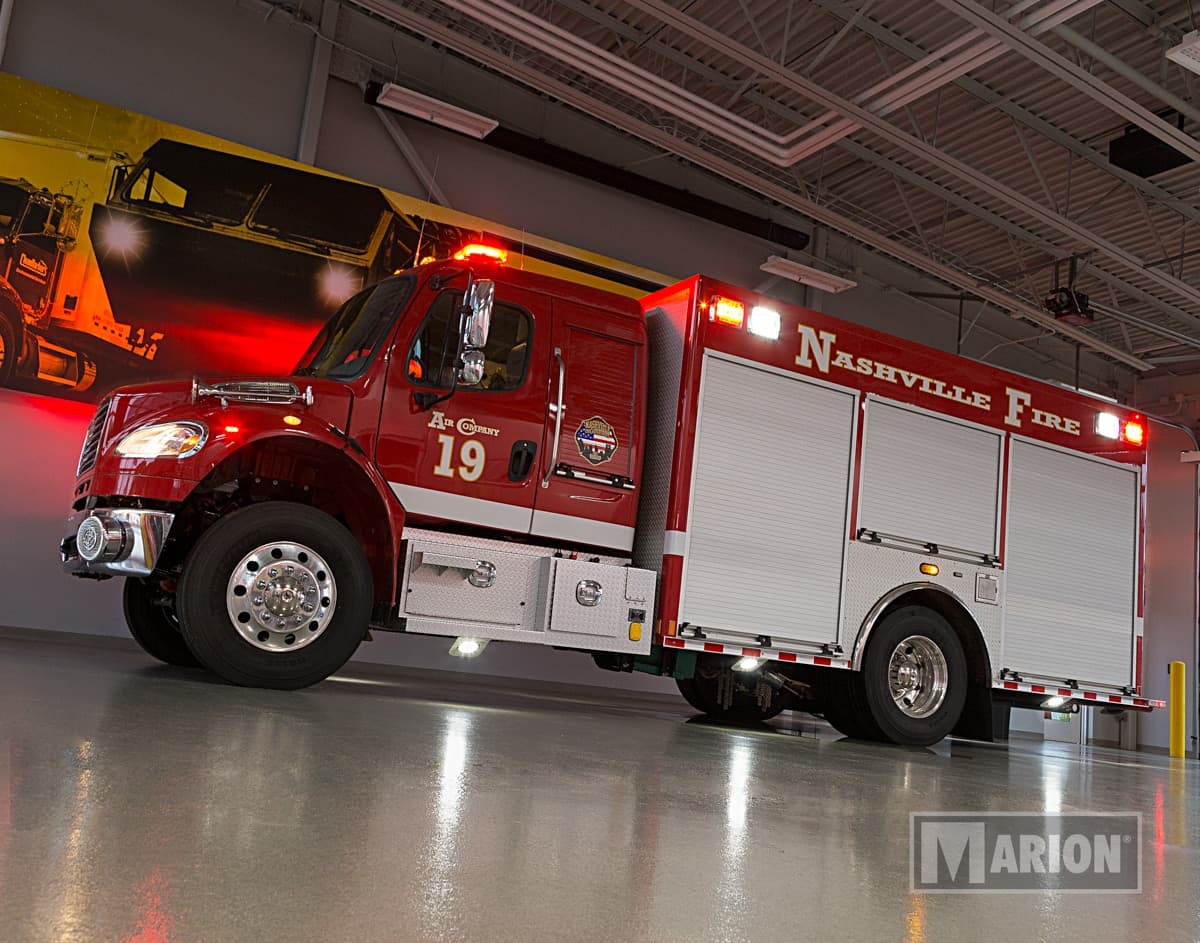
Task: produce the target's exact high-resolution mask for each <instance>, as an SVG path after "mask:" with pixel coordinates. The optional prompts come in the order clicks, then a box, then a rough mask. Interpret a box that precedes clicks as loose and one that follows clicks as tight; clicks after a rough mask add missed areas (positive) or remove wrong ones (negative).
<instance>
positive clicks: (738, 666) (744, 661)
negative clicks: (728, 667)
mask: <svg viewBox="0 0 1200 943" xmlns="http://www.w3.org/2000/svg"><path fill="white" fill-rule="evenodd" d="M761 664H762V659H761V658H752V657H751V656H750V655H746V656H745V657H743V658H739V659H738V660H737V661H735V662H734V663H733V670H734V671H757V670H758V666H759V665H761Z"/></svg>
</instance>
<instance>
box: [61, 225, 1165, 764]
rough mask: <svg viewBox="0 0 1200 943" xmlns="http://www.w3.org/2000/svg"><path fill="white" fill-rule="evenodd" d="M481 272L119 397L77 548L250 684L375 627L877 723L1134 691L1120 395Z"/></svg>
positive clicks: (868, 341) (89, 569) (85, 491)
mask: <svg viewBox="0 0 1200 943" xmlns="http://www.w3.org/2000/svg"><path fill="white" fill-rule="evenodd" d="M503 262H504V259H503V253H502V252H501V251H499V250H495V249H488V248H486V247H476V248H474V249H471V250H464V251H463V252H462V253H459V255H458V256H456V258H455V259H453V260H448V261H445V262H436V263H431V264H428V265H423V266H420V267H418V268H416V269H413V270H410V271H407V272H404V273H401V274H399V275H397V276H395V277H393V278H389V279H386V280H384V281H382V282H380V283H378V284H377V285H374V286H372V287H370V288H367V289H365V290H364V291H362V292H361V293H359V294H357V295H355V296H354V297H353V298H351V299H350V300H349V301H348V302H346V304H345V305H343V306H342V308H341V309H340V310H339V311H338V312H337V313H336V314H335V315H334V316H333V317H332V318H331V319H330V321H329V322H328V323H327V324H326V325H325V327H324V328H323V329H322V330H321V332H320V333H319V334H318V336H317V337H316V338H315V340H314V341H313V343H312V345H311V347H310V349H309V350H308V352H307V353H306V354H305V355H304V357H303V358H302V359H301V362H300V364H299V365H298V366H297V368H296V370H295V372H294V375H293V376H291V377H289V378H286V379H281V380H260V379H253V380H230V381H225V382H218V383H206V382H201V381H200V380H198V379H196V380H193V381H191V382H190V383H188V382H174V383H158V384H150V385H146V386H141V387H130V388H126V389H122V390H118V391H117V392H116V393H115V394H113V395H112V396H111V397H110V398H108V399H106V400H105V401H104V402H103V403H101V405H100V407H99V409H98V410H97V413H96V415H95V417H94V419H93V421H92V423H91V425H90V426H89V429H88V432H87V436H86V440H85V442H84V447H83V450H82V454H81V456H80V462H79V469H78V479H77V483H76V489H75V496H74V509H75V514H74V516H73V518H72V520H71V521H70V523H69V525H68V528H67V533H66V536H65V538H64V540H63V542H62V547H61V550H62V554H63V558H64V561H65V565H66V567H67V569H68V570H69V571H71V572H74V573H76V574H77V575H80V576H92V577H100V578H104V577H108V576H123V577H125V578H126V582H125V613H126V618H127V622H128V625H129V628H130V630H131V632H132V634H133V636H134V637H135V638H136V639H137V640H138V641H139V642H140V643H141V644H142V646H143V647H144V648H146V650H147V651H149V652H150V653H151V654H152V655H155V656H156V657H158V658H160V659H162V660H164V661H168V662H173V663H179V664H195V663H197V662H198V663H200V664H203V665H204V666H206V667H208V668H209V669H211V670H212V671H214V672H216V673H217V674H219V675H221V676H222V677H224V678H226V679H228V680H230V681H233V682H235V683H240V684H251V685H262V686H269V687H283V688H292V687H300V686H304V685H307V684H312V683H314V682H316V681H319V680H321V679H322V678H324V677H326V676H327V675H329V674H330V673H332V672H333V671H336V670H337V669H338V668H339V667H341V665H342V664H343V663H344V662H345V661H346V660H347V659H348V658H349V657H350V655H351V654H352V653H353V652H354V650H355V649H356V648H357V646H358V645H359V643H360V642H361V641H362V640H363V639H364V638H365V637H367V636H368V634H369V633H368V629H369V628H374V629H377V630H391V631H402V632H410V633H421V634H427V635H439V636H445V637H447V638H449V639H453V640H454V641H453V643H452V646H451V652H452V654H458V655H463V656H471V655H476V654H479V653H480V652H481V651H483V649H484V647H485V646H486V645H487V644H489V643H490V642H493V641H495V642H526V643H533V644H540V645H549V646H553V647H557V648H565V649H574V650H579V651H582V652H587V653H590V654H591V655H592V657H593V658H594V659H595V661H596V663H597V665H599V666H600V667H602V668H608V669H612V670H618V671H633V670H639V671H647V672H651V673H654V674H659V675H665V676H669V677H673V678H675V679H676V681H677V683H678V685H679V688H680V691H681V693H683V695H684V696H685V697H686V698H687V700H688V701H689V702H690V703H691V704H692V705H693V706H694V707H696V708H697V709H698V710H700V711H702V712H704V713H706V714H710V715H714V716H716V717H718V718H723V719H729V720H762V719H765V718H768V717H770V716H773V715H774V714H777V713H779V712H780V711H782V710H785V709H804V710H810V711H813V712H815V713H820V714H823V715H824V716H825V717H826V718H827V719H828V720H829V721H830V722H831V723H832V724H833V725H834V726H835V727H837V728H838V729H839V730H841V731H842V732H843V733H846V734H848V735H851V736H861V737H868V738H876V739H888V740H893V741H896V742H901V743H914V744H928V743H932V742H935V741H936V740H938V739H941V738H942V737H943V736H945V735H946V734H948V733H950V732H951V731H953V730H958V731H960V732H963V733H968V734H972V735H975V736H984V737H989V736H991V734H992V732H993V716H994V713H996V707H997V706H998V705H999V706H1000V708H1001V709H1002V710H1003V709H1006V708H1007V706H1009V705H1013V704H1016V705H1017V706H1041V705H1042V703H1043V702H1046V701H1048V700H1049V699H1051V698H1055V699H1061V700H1059V701H1058V704H1059V705H1060V706H1062V705H1073V704H1076V703H1087V702H1088V701H1102V702H1103V703H1105V704H1109V705H1114V704H1115V705H1119V706H1121V707H1127V708H1130V709H1149V708H1150V707H1151V706H1153V704H1152V702H1150V701H1148V700H1147V699H1145V698H1142V697H1141V696H1140V691H1139V686H1140V651H1141V648H1140V636H1141V620H1140V606H1141V601H1140V585H1141V584H1140V579H1141V571H1140V560H1141V544H1140V539H1141V538H1140V521H1141V510H1140V509H1141V502H1142V480H1143V465H1144V461H1145V448H1144V435H1145V422H1144V419H1143V418H1142V417H1140V416H1138V415H1136V414H1134V413H1131V412H1129V411H1127V410H1124V409H1122V408H1120V407H1118V406H1115V405H1113V404H1111V403H1107V402H1103V401H1099V400H1094V399H1091V398H1089V397H1086V396H1082V395H1079V394H1077V393H1074V392H1069V391H1064V390H1061V389H1057V388H1055V387H1052V386H1049V385H1046V384H1043V383H1039V382H1037V381H1032V380H1027V379H1025V378H1022V377H1017V376H1015V375H1013V374H1008V373H1005V372H1004V371H1000V370H997V369H994V368H991V367H987V366H984V365H980V364H974V363H971V362H969V361H966V360H964V359H962V358H957V357H952V356H950V355H947V354H943V353H940V352H938V351H934V350H931V349H929V348H925V347H921V346H920V345H916V344H911V343H907V342H904V341H901V340H899V339H896V338H891V337H888V336H887V335H883V334H880V333H878V332H873V331H869V330H866V329H863V328H859V327H856V326H853V325H850V324H847V323H845V322H841V321H837V320H836V319H833V318H829V317H826V316H824V315H820V314H818V313H817V312H813V311H809V310H806V309H802V308H797V307H792V306H785V305H780V304H778V303H775V302H773V301H771V300H770V299H767V298H764V297H762V296H758V295H754V294H753V293H750V292H746V291H742V290H740V289H736V288H734V287H732V286H728V285H723V284H720V283H717V282H714V281H712V280H709V279H705V278H702V277H699V276H697V277H695V278H692V279H689V280H687V281H685V282H682V283H680V284H678V285H675V286H672V287H671V288H668V289H664V290H663V291H660V292H658V293H655V294H654V295H651V296H650V297H648V298H646V299H643V300H642V302H641V303H640V304H639V303H638V302H635V301H632V300H630V299H628V298H624V297H621V296H618V295H614V294H611V293H608V292H604V291H600V290H597V289H592V288H587V287H582V286H580V285H577V284H574V283H572V282H567V281H563V280H560V279H554V278H549V277H546V276H541V275H536V274H533V273H529V272H524V271H521V270H520V269H517V268H511V267H508V266H506V265H504V264H503ZM1068 709H1069V708H1068Z"/></svg>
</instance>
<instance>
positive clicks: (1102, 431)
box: [1096, 413, 1121, 439]
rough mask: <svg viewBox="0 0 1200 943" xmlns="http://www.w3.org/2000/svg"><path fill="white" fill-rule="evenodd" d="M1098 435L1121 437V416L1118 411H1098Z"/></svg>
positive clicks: (1108, 437)
mask: <svg viewBox="0 0 1200 943" xmlns="http://www.w3.org/2000/svg"><path fill="white" fill-rule="evenodd" d="M1096 435H1100V436H1104V438H1106V439H1119V438H1121V417H1120V416H1118V415H1117V414H1116V413H1096Z"/></svg>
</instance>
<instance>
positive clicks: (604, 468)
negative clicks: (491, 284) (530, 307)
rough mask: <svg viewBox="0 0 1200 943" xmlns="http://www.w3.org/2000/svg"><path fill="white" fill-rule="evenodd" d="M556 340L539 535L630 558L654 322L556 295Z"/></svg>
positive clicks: (536, 517)
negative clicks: (649, 330) (649, 328)
mask: <svg viewBox="0 0 1200 943" xmlns="http://www.w3.org/2000/svg"><path fill="white" fill-rule="evenodd" d="M553 340H554V343H553V345H551V346H552V349H551V350H549V351H548V352H547V353H548V357H547V366H548V373H549V397H548V398H549V409H548V418H547V423H546V434H545V442H546V445H545V447H544V448H543V449H542V457H541V461H540V463H539V464H540V467H539V481H538V488H537V496H536V498H535V503H534V514H533V534H534V535H535V536H537V537H542V538H547V539H553V540H559V541H569V542H571V543H578V544H584V545H587V546H593V547H604V548H607V549H610V550H614V551H618V552H622V553H625V552H628V551H629V550H630V549H631V548H632V546H633V531H634V524H635V522H636V519H637V499H638V493H637V489H638V488H639V487H640V482H639V481H637V480H636V479H637V478H638V477H640V469H641V452H640V449H641V443H640V439H641V435H642V430H643V426H644V422H645V420H644V413H643V406H642V404H643V402H644V400H645V397H644V395H643V393H644V388H645V382H646V378H645V376H644V373H645V362H646V351H645V345H646V337H645V326H644V323H643V322H642V321H641V320H640V319H637V318H634V317H627V316H621V315H616V314H613V313H612V312H607V311H601V310H597V309H594V308H590V307H587V306H585V305H583V304H580V303H578V302H575V301H571V300H568V299H562V298H556V299H555V301H554V338H553ZM560 404H561V408H560Z"/></svg>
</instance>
